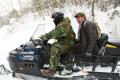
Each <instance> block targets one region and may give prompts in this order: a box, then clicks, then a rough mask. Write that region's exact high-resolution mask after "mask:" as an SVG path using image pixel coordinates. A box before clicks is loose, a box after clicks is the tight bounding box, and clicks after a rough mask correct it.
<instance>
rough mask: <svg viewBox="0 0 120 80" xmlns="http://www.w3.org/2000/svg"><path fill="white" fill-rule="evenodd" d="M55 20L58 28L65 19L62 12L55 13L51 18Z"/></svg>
mask: <svg viewBox="0 0 120 80" xmlns="http://www.w3.org/2000/svg"><path fill="white" fill-rule="evenodd" d="M51 17H52V18H53V19H54V21H53V22H54V23H55V25H56V26H57V25H58V24H59V23H60V22H61V21H62V20H63V18H64V14H63V13H62V12H55V13H53V14H52V16H51Z"/></svg>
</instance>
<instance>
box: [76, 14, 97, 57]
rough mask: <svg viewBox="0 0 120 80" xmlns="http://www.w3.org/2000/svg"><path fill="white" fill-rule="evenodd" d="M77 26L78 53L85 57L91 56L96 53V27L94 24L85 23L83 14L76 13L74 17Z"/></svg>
mask: <svg viewBox="0 0 120 80" xmlns="http://www.w3.org/2000/svg"><path fill="white" fill-rule="evenodd" d="M74 17H75V18H76V20H77V22H78V24H79V30H78V38H77V44H76V45H75V48H78V52H79V53H81V54H85V55H86V56H92V55H94V54H95V53H97V52H98V46H97V39H98V35H97V27H96V24H95V23H93V22H91V21H87V20H86V16H85V14H84V13H77V14H76V15H75V16H74Z"/></svg>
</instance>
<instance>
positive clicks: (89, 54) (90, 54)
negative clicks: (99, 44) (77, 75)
mask: <svg viewBox="0 0 120 80" xmlns="http://www.w3.org/2000/svg"><path fill="white" fill-rule="evenodd" d="M85 56H87V57H91V56H93V54H92V53H89V52H86V53H85Z"/></svg>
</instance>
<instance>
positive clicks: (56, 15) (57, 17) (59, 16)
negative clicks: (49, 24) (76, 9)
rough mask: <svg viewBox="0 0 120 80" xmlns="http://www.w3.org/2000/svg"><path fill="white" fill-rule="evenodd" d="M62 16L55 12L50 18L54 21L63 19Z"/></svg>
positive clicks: (60, 13)
mask: <svg viewBox="0 0 120 80" xmlns="http://www.w3.org/2000/svg"><path fill="white" fill-rule="evenodd" d="M63 17H64V14H63V13H62V12H55V13H53V14H52V18H54V19H63Z"/></svg>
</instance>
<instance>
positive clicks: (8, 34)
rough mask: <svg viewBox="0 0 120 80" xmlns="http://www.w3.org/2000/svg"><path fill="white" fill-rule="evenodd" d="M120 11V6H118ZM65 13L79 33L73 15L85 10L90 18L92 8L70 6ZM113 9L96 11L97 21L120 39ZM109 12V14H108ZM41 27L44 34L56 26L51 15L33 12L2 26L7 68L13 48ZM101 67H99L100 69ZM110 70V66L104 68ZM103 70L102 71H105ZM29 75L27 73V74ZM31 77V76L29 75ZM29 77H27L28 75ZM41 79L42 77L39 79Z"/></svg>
mask: <svg viewBox="0 0 120 80" xmlns="http://www.w3.org/2000/svg"><path fill="white" fill-rule="evenodd" d="M78 9H79V10H78ZM117 10H119V11H120V8H117ZM56 11H58V10H56ZM62 11H63V12H64V13H65V16H68V17H70V19H71V21H72V25H73V29H74V31H75V32H76V34H77V28H78V27H77V26H78V25H77V23H76V21H75V19H74V17H73V15H74V14H75V13H76V12H79V11H83V12H85V13H86V15H87V18H88V19H91V18H90V16H91V15H90V10H89V9H87V8H86V7H82V8H81V7H75V6H73V7H71V9H69V8H68V7H66V8H64V9H63V10H62ZM112 11H113V10H110V11H108V12H106V13H105V12H100V11H96V17H95V18H96V21H97V22H98V24H99V25H100V28H101V30H102V32H105V33H108V34H109V35H110V38H116V39H119V40H120V31H119V30H120V27H119V25H120V23H119V21H120V18H119V17H117V16H115V17H114V19H113V20H111V19H110V15H111V14H112ZM108 14H109V15H108ZM38 25H39V26H40V27H39V30H38V31H39V32H38V34H37V36H36V37H38V35H42V34H44V33H46V32H49V31H50V30H52V29H53V28H54V24H53V22H52V19H51V17H50V16H45V20H43V19H42V18H41V17H39V16H38V15H37V13H31V12H29V13H28V14H26V15H24V16H23V17H21V18H20V19H11V21H10V24H9V25H4V27H2V28H0V54H1V55H0V64H3V65H5V67H6V68H8V69H10V68H9V64H8V61H7V57H8V54H9V52H10V51H11V50H13V49H15V48H16V47H18V46H19V45H20V44H24V43H26V42H27V41H29V39H30V37H31V35H32V34H33V32H34V31H35V29H36V28H37V27H38ZM100 70H101V68H99V69H98V71H100ZM103 70H108V71H110V68H107V69H103ZM103 70H102V71H103ZM116 72H120V68H119V67H117V69H116ZM26 76H27V75H26ZM29 77H30V76H29ZM26 78H27V77H26ZM37 79H38V78H37V77H33V76H31V77H30V78H29V79H26V80H37ZM0 80H22V79H19V78H13V77H11V74H9V75H4V76H3V75H0ZM39 80H41V79H39Z"/></svg>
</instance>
